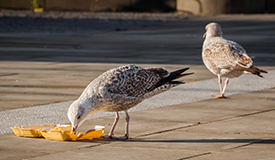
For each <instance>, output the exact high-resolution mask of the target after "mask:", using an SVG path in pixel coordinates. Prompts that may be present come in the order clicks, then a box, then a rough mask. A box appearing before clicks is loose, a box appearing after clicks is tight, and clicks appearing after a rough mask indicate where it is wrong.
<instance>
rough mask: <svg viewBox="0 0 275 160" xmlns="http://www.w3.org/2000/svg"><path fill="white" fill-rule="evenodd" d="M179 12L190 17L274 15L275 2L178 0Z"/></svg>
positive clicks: (253, 0) (257, 0)
mask: <svg viewBox="0 0 275 160" xmlns="http://www.w3.org/2000/svg"><path fill="white" fill-rule="evenodd" d="M177 10H178V11H179V12H182V13H186V14H190V15H209V14H232V13H233V14H234V13H274V12H275V1H274V0H177Z"/></svg>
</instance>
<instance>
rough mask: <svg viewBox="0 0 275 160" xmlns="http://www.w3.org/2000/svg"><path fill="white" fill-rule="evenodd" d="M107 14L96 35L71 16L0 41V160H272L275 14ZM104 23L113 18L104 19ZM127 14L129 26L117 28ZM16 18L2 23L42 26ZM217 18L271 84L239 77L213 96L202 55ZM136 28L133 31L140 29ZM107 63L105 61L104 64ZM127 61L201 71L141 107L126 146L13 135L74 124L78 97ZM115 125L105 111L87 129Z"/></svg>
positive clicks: (0, 37)
mask: <svg viewBox="0 0 275 160" xmlns="http://www.w3.org/2000/svg"><path fill="white" fill-rule="evenodd" d="M12 14H14V13H12ZM16 14H17V13H16ZM20 14H21V13H20ZM22 14H23V15H24V13H22ZM27 14H28V13H27ZM102 15H103V17H100V16H102ZM107 15H108V14H98V15H95V16H99V17H98V18H96V19H97V20H92V21H93V22H98V23H95V24H94V25H97V26H98V27H104V28H98V30H93V29H91V30H86V29H87V26H88V28H89V25H87V26H83V27H80V30H74V28H75V27H77V25H75V24H74V23H72V22H76V23H77V24H78V25H80V24H85V23H87V22H92V21H86V22H84V21H82V20H79V21H78V20H77V21H75V19H76V18H79V17H77V16H83V15H76V17H67V18H68V19H69V18H71V19H70V20H69V21H67V20H64V19H63V21H62V22H65V23H61V26H60V28H58V27H57V28H54V27H56V26H54V25H50V26H51V27H53V28H49V32H48V33H46V34H45V33H42V32H39V28H38V30H36V29H37V28H32V27H33V26H32V25H25V27H23V28H16V26H17V25H15V27H11V28H10V29H11V30H9V31H8V32H4V33H3V32H2V33H1V34H0V52H1V54H0V59H1V62H0V67H1V68H0V69H1V70H0V78H1V81H0V91H1V92H0V100H1V101H0V103H1V104H0V105H1V109H2V110H1V112H0V114H1V117H2V120H1V125H0V126H1V128H2V130H1V134H4V133H5V134H4V135H0V154H1V155H2V156H1V157H0V159H46V158H47V159H65V158H67V159H79V158H80V157H81V158H83V159H87V158H89V159H90V158H97V159H108V158H109V159H130V158H131V159H221V157H222V159H249V160H254V159H272V158H273V157H274V145H273V144H274V125H273V123H272V122H273V121H274V106H275V105H274V102H275V101H274V99H275V98H274V97H275V95H274V93H275V92H274V85H275V84H274V79H275V78H274V75H275V74H274V69H275V68H274V54H273V53H274V39H275V37H274V36H273V32H274V30H273V28H274V26H275V23H274V22H275V21H274V15H267V16H263V15H220V16H207V17H190V18H188V19H185V18H182V19H181V18H176V19H173V18H171V17H169V16H166V18H165V16H163V15H161V16H159V17H164V19H158V20H156V19H154V18H153V16H152V15H146V16H148V17H149V18H148V19H147V20H146V21H144V20H141V21H135V22H134V21H129V20H128V18H130V17H131V16H132V15H133V14H126V15H125V14H116V15H109V16H110V18H108V16H107ZM0 16H1V15H0ZM34 16H38V17H36V18H37V20H38V21H40V22H42V23H43V22H55V20H53V19H52V20H49V21H48V20H46V21H44V20H45V19H44V20H43V18H45V17H39V16H40V15H34ZM43 16H47V15H43ZM52 16H54V14H52ZM62 16H63V17H62ZM66 16H68V15H66ZM66 16H64V15H62V13H61V17H59V18H65V19H66ZM104 16H105V17H106V16H107V17H106V19H102V18H104ZM120 16H121V17H122V19H124V20H122V21H120V20H119V19H118V18H119V17H120ZM127 16H128V17H127ZM9 17H11V18H7V19H5V22H8V21H9V22H15V21H14V20H22V23H23V24H28V23H26V22H31V23H33V22H34V20H35V18H30V19H28V18H26V19H24V18H14V17H18V15H15V16H12V15H9ZM19 17H20V16H19ZM150 17H151V18H150ZM39 18H40V19H39ZM41 18H42V19H41ZM52 18H54V17H52ZM136 18H137V19H136V20H138V19H142V17H136ZM145 19H146V18H145ZM169 19H173V20H172V21H171V20H169ZM25 20H27V21H25ZM29 20H30V21H29ZM23 21H24V22H23ZM211 21H216V22H218V23H220V24H221V25H222V27H223V31H224V36H225V38H229V39H232V40H234V41H236V42H238V43H240V44H241V45H242V46H243V47H244V48H245V49H246V50H247V51H248V54H249V55H250V56H252V58H253V60H254V62H255V64H256V65H261V66H260V67H261V68H263V69H266V70H268V71H269V74H267V75H266V78H265V79H261V78H258V77H256V76H250V75H249V76H241V77H240V78H237V79H232V80H231V81H230V84H229V86H228V90H227V92H226V93H227V95H229V99H223V100H215V99H210V95H211V94H217V93H218V83H217V79H216V77H215V76H214V75H212V74H211V73H210V72H209V71H207V70H206V69H205V68H204V66H203V65H202V61H201V57H200V54H201V45H202V42H203V38H202V35H203V33H204V26H205V25H206V24H207V23H209V22H211ZM2 22H3V21H2ZM17 22H18V21H16V23H17ZM138 22H140V23H139V24H137V23H138ZM31 23H30V24H31ZM10 24H13V23H10ZM64 24H66V25H68V26H64ZM106 24H110V26H108V25H106ZM62 25H63V26H62ZM135 25H136V26H135ZM124 26H125V27H128V28H127V30H125V29H124V28H121V27H124ZM21 27H22V26H21ZM70 27H71V28H70ZM117 27H119V28H117ZM132 27H134V28H135V27H136V28H135V30H133V29H134V28H132ZM64 28H65V30H64ZM66 28H69V31H68V30H66ZM32 29H33V30H32ZM60 29H63V30H62V33H57V32H55V31H58V32H59V31H60ZM22 31H23V32H22ZM25 31H26V32H25ZM33 31H34V32H33ZM43 32H44V31H43ZM13 33H17V34H13ZM106 57H108V58H106ZM11 61H13V62H11ZM68 62H80V63H68ZM84 62H96V63H94V64H88V63H84ZM102 62H105V63H104V64H99V63H102ZM111 63H116V64H111ZM125 63H138V64H142V66H150V65H154V66H155V65H156V64H152V63H158V65H159V66H161V67H167V68H168V69H169V70H175V69H178V68H181V67H186V66H190V67H191V69H192V70H191V71H194V72H196V74H195V75H192V76H190V77H189V78H187V79H186V82H188V83H187V84H185V85H182V86H180V87H178V88H174V89H173V90H171V91H169V92H167V93H164V94H162V95H159V96H157V97H155V99H151V100H148V101H145V103H142V104H141V105H140V106H141V107H140V106H139V107H136V108H134V109H133V110H132V112H131V113H130V116H131V122H130V137H131V138H132V139H130V140H128V141H114V140H102V139H97V140H90V141H82V142H59V141H48V140H44V139H32V138H20V137H16V136H15V135H14V134H12V133H11V130H10V129H9V128H8V127H10V126H13V125H31V124H45V123H46V122H47V123H53V124H56V123H68V119H67V117H66V112H67V108H68V106H69V105H70V103H71V102H72V101H71V100H73V99H75V98H77V97H78V95H79V94H80V93H81V92H82V90H83V89H84V88H85V87H86V85H87V84H88V83H89V82H90V81H91V80H92V79H94V78H95V77H97V76H98V75H99V74H101V73H102V72H104V71H106V70H107V69H109V68H113V67H115V66H118V65H120V64H125ZM144 63H147V64H144ZM166 64H174V65H166ZM264 66H265V67H264ZM64 79H66V83H65V82H64ZM191 92H192V94H190V93H191ZM13 97H16V98H18V101H15V99H14V98H13ZM164 97H165V98H164ZM183 97H184V98H183ZM67 100H69V101H67ZM168 100H171V101H168ZM13 101H14V102H13ZM64 101H65V102H64ZM53 102H62V103H53ZM22 104H25V105H22ZM40 104H43V105H40ZM45 104H48V105H45ZM37 105H40V106H37ZM171 105H172V106H171ZM2 106H5V107H3V108H2ZM30 106H33V107H30ZM30 113H31V114H30ZM113 119H114V115H113V114H98V115H96V116H94V117H92V118H91V119H88V120H87V121H86V122H84V123H83V125H82V126H81V127H80V131H86V130H87V129H89V128H93V127H94V125H96V124H102V125H104V126H106V132H108V131H109V129H110V127H111V124H112V123H113ZM124 125H125V124H124V115H123V114H122V116H121V120H120V121H119V124H118V126H117V128H116V130H115V134H116V135H118V136H119V135H123V134H124ZM26 146H27V147H26ZM133 155H134V156H133Z"/></svg>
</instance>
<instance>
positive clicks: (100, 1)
mask: <svg viewBox="0 0 275 160" xmlns="http://www.w3.org/2000/svg"><path fill="white" fill-rule="evenodd" d="M31 2H32V0H0V8H5V9H31ZM38 4H39V5H40V6H41V7H43V8H44V10H61V11H64V10H67V11H137V12H173V11H176V10H178V11H179V12H183V13H186V14H190V15H209V14H228V13H266V12H268V13H275V0H38Z"/></svg>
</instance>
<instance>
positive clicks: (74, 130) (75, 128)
mask: <svg viewBox="0 0 275 160" xmlns="http://www.w3.org/2000/svg"><path fill="white" fill-rule="evenodd" d="M76 130H77V126H75V127H73V130H72V132H74V134H76Z"/></svg>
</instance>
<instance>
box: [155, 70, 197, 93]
mask: <svg viewBox="0 0 275 160" xmlns="http://www.w3.org/2000/svg"><path fill="white" fill-rule="evenodd" d="M188 69H189V68H183V69H180V70H176V71H174V72H171V73H170V75H169V76H168V77H165V78H163V79H161V80H160V81H159V82H158V83H157V84H156V85H155V86H154V87H152V88H151V89H150V90H151V91H152V90H154V89H155V88H158V87H160V86H162V85H164V84H166V83H171V84H183V83H184V82H182V81H173V80H175V79H178V78H180V77H183V76H187V75H191V74H194V73H185V74H182V73H183V72H185V71H187V70H188Z"/></svg>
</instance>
